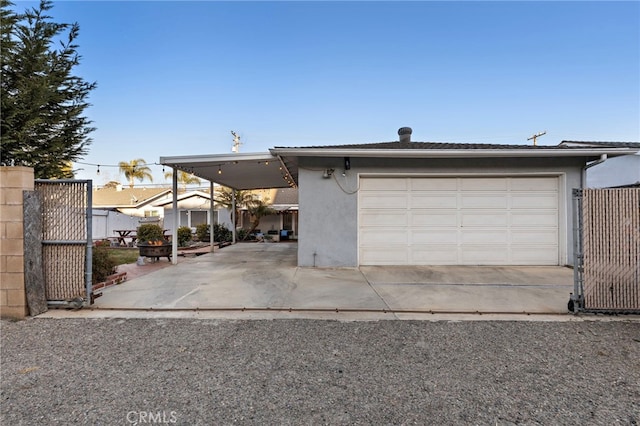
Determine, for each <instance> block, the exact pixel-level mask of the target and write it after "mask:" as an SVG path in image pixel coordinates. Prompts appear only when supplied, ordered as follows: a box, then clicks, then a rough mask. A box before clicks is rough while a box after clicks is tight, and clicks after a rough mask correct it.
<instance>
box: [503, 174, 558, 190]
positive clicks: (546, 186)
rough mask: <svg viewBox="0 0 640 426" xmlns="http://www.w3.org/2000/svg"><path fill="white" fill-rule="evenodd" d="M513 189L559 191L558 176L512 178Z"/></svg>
mask: <svg viewBox="0 0 640 426" xmlns="http://www.w3.org/2000/svg"><path fill="white" fill-rule="evenodd" d="M511 190H512V191H527V192H530V191H534V192H537V191H551V192H557V191H558V178H539V177H530V178H526V177H519V178H512V179H511Z"/></svg>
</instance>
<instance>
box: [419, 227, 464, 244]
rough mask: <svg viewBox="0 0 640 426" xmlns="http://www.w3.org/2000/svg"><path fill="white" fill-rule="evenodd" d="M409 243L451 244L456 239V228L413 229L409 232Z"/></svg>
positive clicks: (454, 242)
mask: <svg viewBox="0 0 640 426" xmlns="http://www.w3.org/2000/svg"><path fill="white" fill-rule="evenodd" d="M409 241H410V243H411V244H453V245H455V244H456V243H457V241H458V230H457V229H456V228H449V229H440V228H431V229H414V230H413V231H411V233H410V234H409Z"/></svg>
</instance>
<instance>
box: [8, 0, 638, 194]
mask: <svg viewBox="0 0 640 426" xmlns="http://www.w3.org/2000/svg"><path fill="white" fill-rule="evenodd" d="M14 3H15V4H16V5H15V9H16V10H17V11H22V10H24V9H25V8H26V7H33V6H34V5H35V4H36V3H34V2H27V1H15V0H14ZM50 14H51V15H52V16H53V18H54V21H56V22H65V23H72V22H77V23H78V24H79V25H80V35H79V37H78V39H77V44H78V45H79V48H78V51H79V53H80V55H81V56H82V59H81V64H80V65H79V66H78V67H76V68H75V69H74V73H75V74H76V75H78V76H81V77H82V78H84V79H85V80H86V81H89V82H96V83H97V89H95V90H94V91H93V92H92V93H91V96H90V98H89V102H90V103H91V104H92V106H91V107H90V108H89V109H87V110H86V115H87V117H89V119H91V120H92V121H93V124H92V125H93V126H95V127H96V128H97V130H96V131H95V132H93V133H92V134H91V138H92V139H93V142H92V144H91V145H90V146H89V153H88V154H87V155H86V156H85V157H84V158H83V159H82V160H80V162H79V163H76V164H75V165H74V169H75V170H76V171H77V172H76V177H77V178H79V179H92V180H93V181H94V185H101V184H104V183H106V182H108V181H110V180H121V181H122V182H123V183H126V181H125V179H124V176H122V175H119V173H118V168H117V167H113V166H115V165H117V164H118V163H119V162H120V161H130V160H133V159H136V158H143V159H144V160H146V161H147V163H158V162H159V158H160V157H161V156H175V155H201V154H226V153H231V147H232V144H233V136H232V135H231V131H232V130H233V131H235V132H236V133H237V134H239V135H240V137H241V142H242V145H241V146H240V152H266V151H267V150H268V149H269V148H272V147H274V146H284V147H304V146H314V145H335V144H352V143H374V142H386V141H394V140H397V139H398V135H397V130H398V128H400V127H403V126H409V127H411V128H412V129H413V135H412V139H413V140H415V141H421V142H460V143H504V144H530V143H531V141H527V138H529V137H531V136H532V135H533V134H536V133H539V132H544V131H546V135H544V136H542V137H540V138H538V144H540V145H556V144H558V143H559V142H561V141H562V140H580V141H640V2H637V1H630V2H608V1H607V2H594V1H591V2H578V1H569V2H555V1H536V2H523V1H497V2H484V1H472V2H461V1H445V2H436V1H412V2H363V1H352V2H337V1H326V2H308V1H294V2H275V1H274V2H271V1H261V2H245V1H240V2H222V1H195V2H188V1H55V2H54V8H53V9H52V10H51V11H50ZM80 163H85V164H80ZM97 164H100V165H101V167H100V174H99V175H98V174H97V167H96V166H95V165H97ZM150 167H151V170H152V172H153V175H154V183H155V184H167V183H169V180H167V179H165V178H164V176H163V173H162V166H160V165H153V164H152V165H151V166H150ZM169 170H170V169H169V168H167V171H169ZM147 183H148V182H147Z"/></svg>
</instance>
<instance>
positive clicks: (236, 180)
mask: <svg viewBox="0 0 640 426" xmlns="http://www.w3.org/2000/svg"><path fill="white" fill-rule="evenodd" d="M160 164H163V165H165V166H169V167H172V168H175V169H178V170H182V171H185V172H187V173H193V174H194V175H195V176H197V177H199V178H202V179H206V180H208V181H209V182H215V183H217V184H220V185H223V186H226V187H229V188H232V189H237V190H248V189H270V188H288V187H290V186H295V178H296V177H297V170H292V169H290V167H292V166H291V165H286V164H285V163H284V162H283V161H282V160H281V159H280V157H278V156H274V155H272V154H270V153H268V152H264V153H242V154H214V155H188V156H176V157H160Z"/></svg>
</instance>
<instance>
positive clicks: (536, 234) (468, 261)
mask: <svg viewBox="0 0 640 426" xmlns="http://www.w3.org/2000/svg"><path fill="white" fill-rule="evenodd" d="M558 181H559V179H558V178H557V177H459V178H456V177H446V178H444V177H443V178H432V177H429V178H426V177H425V178H418V177H406V178H398V177H365V178H362V179H361V181H360V191H359V200H358V209H359V214H358V224H359V236H358V237H359V242H358V244H359V256H360V264H361V265H557V264H558V239H559V237H558Z"/></svg>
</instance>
